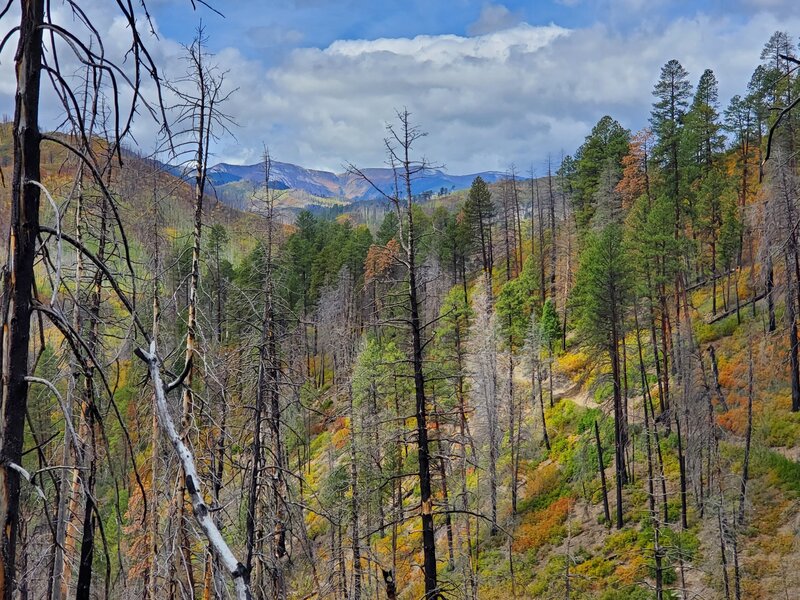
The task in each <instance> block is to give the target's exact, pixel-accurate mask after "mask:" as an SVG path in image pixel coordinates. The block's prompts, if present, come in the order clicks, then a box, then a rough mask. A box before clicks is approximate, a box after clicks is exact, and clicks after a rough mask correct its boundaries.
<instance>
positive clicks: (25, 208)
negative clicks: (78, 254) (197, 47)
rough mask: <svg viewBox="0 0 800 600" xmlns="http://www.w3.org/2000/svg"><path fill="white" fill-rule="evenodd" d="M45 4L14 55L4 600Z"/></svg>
mask: <svg viewBox="0 0 800 600" xmlns="http://www.w3.org/2000/svg"><path fill="white" fill-rule="evenodd" d="M43 18H44V0H29V1H26V2H22V3H21V9H20V25H19V33H18V35H19V43H18V46H17V53H16V57H15V70H16V80H17V87H16V94H15V98H14V129H13V134H12V135H13V139H14V142H13V143H14V170H13V174H12V179H11V230H10V234H9V249H8V261H9V262H8V267H7V270H6V272H5V273H4V289H3V307H2V308H3V335H2V367H1V368H2V386H3V389H2V404H0V411H2V412H1V414H2V438H0V523H1V524H2V529H0V598H2V600H12V596H13V593H14V587H15V569H14V566H15V563H14V558H15V554H16V545H17V527H18V524H19V491H20V474H19V473H18V472H17V471H16V470H15V469H13V468H11V467H10V466H9V465H10V464H14V465H18V464H19V463H20V462H21V460H22V445H23V441H24V430H25V413H26V408H27V402H28V382H27V381H26V379H25V378H26V376H27V375H28V342H29V339H30V320H31V302H32V288H33V280H34V272H33V263H34V257H35V255H36V236H37V235H38V233H39V197H40V190H39V187H38V186H36V185H31V184H30V183H28V182H30V181H35V182H38V181H39V180H40V178H41V175H40V167H39V159H40V147H39V144H40V140H41V137H40V133H39V126H38V123H39V89H40V81H41V71H42V32H43V27H42V23H43Z"/></svg>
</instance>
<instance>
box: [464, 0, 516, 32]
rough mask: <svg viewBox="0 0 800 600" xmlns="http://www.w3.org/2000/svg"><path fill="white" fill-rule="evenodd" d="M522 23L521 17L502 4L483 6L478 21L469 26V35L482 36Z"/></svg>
mask: <svg viewBox="0 0 800 600" xmlns="http://www.w3.org/2000/svg"><path fill="white" fill-rule="evenodd" d="M521 21H522V17H520V16H519V15H518V14H516V13H513V12H511V11H510V10H508V8H506V7H505V6H503V5H502V4H484V5H483V8H482V9H481V14H480V15H479V16H478V20H477V21H475V22H474V23H473V24H472V25H470V26H469V33H470V35H483V34H485V33H492V32H494V31H500V30H502V29H508V28H510V27H513V26H514V25H517V24H518V23H519V22H521Z"/></svg>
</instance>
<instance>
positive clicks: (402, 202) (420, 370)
mask: <svg viewBox="0 0 800 600" xmlns="http://www.w3.org/2000/svg"><path fill="white" fill-rule="evenodd" d="M397 119H398V123H399V124H398V126H394V125H387V127H386V128H387V131H388V136H387V137H386V139H385V140H384V145H385V147H386V150H387V154H388V160H389V164H390V166H391V168H392V170H393V171H394V180H395V186H394V191H393V192H390V193H387V192H386V191H384V190H383V189H381V188H380V187H379V186H377V185H376V184H375V183H374V182H373V181H372V180H371V179H370V177H369V176H368V175H367V174H366V173H365V172H364V171H362V170H360V169H358V168H356V167H354V166H352V165H351V166H350V171H351V172H352V173H354V174H355V175H357V176H359V177H360V178H361V179H363V180H364V181H366V182H367V183H368V184H370V185H371V186H372V187H373V188H374V189H375V190H376V191H378V192H379V193H380V194H381V195H382V196H383V197H384V198H385V199H387V200H388V201H389V202H391V204H392V205H393V206H394V209H395V210H396V211H397V214H398V220H399V222H400V235H399V238H400V239H399V241H400V246H401V248H402V250H403V254H404V256H403V258H402V262H403V264H404V266H405V269H406V273H407V277H408V279H407V285H408V289H407V295H408V297H407V307H406V308H407V313H408V319H407V320H406V321H405V322H406V324H407V326H408V328H409V330H410V337H411V340H410V341H411V352H410V354H411V356H410V359H411V364H412V366H413V370H414V399H415V405H416V406H415V419H416V434H417V457H418V461H419V473H418V477H419V486H420V519H421V521H422V552H423V574H424V579H425V599H426V600H435V599H436V598H439V597H441V592H440V590H439V587H438V583H437V574H436V539H435V531H434V523H433V495H432V486H431V466H430V461H431V459H430V446H429V443H428V407H427V398H426V392H425V365H424V347H425V344H426V340H425V334H424V330H425V323H423V322H422V320H421V318H420V297H419V296H420V277H419V272H418V270H419V264H418V257H417V244H418V242H419V239H418V236H419V233H418V231H417V229H416V226H415V222H414V210H413V206H414V196H413V193H412V185H413V183H414V180H415V179H416V178H418V177H420V176H422V175H423V174H424V173H425V172H426V171H427V170H429V169H430V168H431V165H430V163H428V162H427V161H426V160H424V159H422V160H415V159H414V158H413V157H412V152H413V149H414V145H415V143H416V142H417V141H418V140H419V139H421V138H422V137H424V136H425V135H426V134H425V133H424V132H422V131H421V130H420V129H419V128H418V127H416V126H415V125H414V124H413V123H412V122H411V115H410V114H409V112H408V111H407V110H405V109H404V110H402V111H398V112H397Z"/></svg>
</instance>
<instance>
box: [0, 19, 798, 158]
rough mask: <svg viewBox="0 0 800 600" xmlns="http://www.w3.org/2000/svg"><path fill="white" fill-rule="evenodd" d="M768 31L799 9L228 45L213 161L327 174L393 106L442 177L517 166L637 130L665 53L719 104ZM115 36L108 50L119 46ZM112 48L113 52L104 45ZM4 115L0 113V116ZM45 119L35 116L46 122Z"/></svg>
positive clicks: (168, 50) (146, 139)
mask: <svg viewBox="0 0 800 600" xmlns="http://www.w3.org/2000/svg"><path fill="white" fill-rule="evenodd" d="M101 24H102V25H103V29H102V31H107V32H112V31H113V32H114V34H115V35H112V36H111V37H110V38H109V40H110V41H109V44H112V42H111V40H114V39H115V37H117V38H119V39H120V40H123V41H124V39H125V38H126V33H125V31H124V23H122V22H118V21H115V20H114V19H113V18H110V17H102V18H101ZM776 29H785V30H788V31H798V30H800V15H798V16H792V17H785V18H782V19H779V18H777V17H776V16H774V15H772V14H769V13H759V14H756V15H753V16H751V17H749V18H748V19H744V20H742V19H738V18H731V19H726V18H719V17H714V18H712V17H707V16H703V15H698V16H696V17H693V18H684V19H677V20H674V21H673V22H672V23H671V24H669V25H668V26H665V27H659V28H647V27H646V26H642V27H641V28H639V29H635V30H633V31H629V32H626V33H624V34H623V33H620V32H619V31H616V30H614V29H611V28H606V27H603V26H601V25H596V26H593V27H589V28H584V29H566V28H563V27H559V26H557V25H553V24H551V25H545V26H532V25H529V24H526V23H518V24H516V25H514V26H513V27H510V28H505V29H501V30H499V31H492V32H489V33H484V34H482V35H474V36H470V37H467V36H459V35H423V36H417V37H413V38H382V39H375V40H339V41H336V42H334V43H332V44H330V45H329V46H328V47H326V48H321V49H320V48H298V49H295V50H293V51H291V52H290V53H289V54H288V55H287V56H286V57H285V58H284V59H283V60H282V61H281V62H280V63H279V64H278V65H277V66H273V67H270V68H267V67H265V66H264V64H263V63H262V62H260V61H258V60H254V59H248V58H246V57H245V56H243V54H242V53H241V52H240V51H239V50H237V49H235V48H228V49H225V50H223V51H221V52H219V53H218V54H217V56H216V61H217V62H218V63H219V64H220V67H221V68H222V69H223V70H226V71H228V73H227V81H228V83H229V85H230V87H231V89H233V88H238V91H237V92H236V93H235V94H234V95H233V96H232V98H231V100H230V102H229V104H228V105H227V107H226V111H227V112H228V113H229V114H231V115H233V117H234V118H235V119H236V121H237V122H238V124H239V127H238V128H236V129H235V130H234V131H235V134H236V140H235V141H234V140H230V139H226V140H222V141H221V142H220V143H219V144H217V146H216V147H215V148H214V150H215V153H216V158H217V159H218V160H225V161H230V162H245V163H247V162H256V161H258V160H259V158H260V153H261V147H262V142H263V143H266V144H267V145H268V146H269V147H270V151H271V153H272V155H273V156H274V157H275V158H276V159H277V160H282V161H286V162H294V163H298V164H301V165H304V166H307V167H313V168H324V169H331V170H339V169H341V167H342V165H343V164H344V163H346V162H353V163H355V164H358V165H363V166H376V165H378V164H380V162H381V161H382V160H383V155H382V143H381V140H382V138H383V137H384V135H385V128H384V127H385V123H386V121H389V120H391V119H392V118H393V116H394V110H395V109H396V108H402V107H407V108H408V110H409V111H411V112H412V114H413V119H414V120H415V122H416V123H418V124H419V125H420V127H422V128H423V129H424V130H426V131H428V132H429V134H430V135H429V136H428V137H426V138H424V139H423V140H421V141H420V148H419V150H420V152H422V153H424V155H425V156H427V157H428V158H429V159H431V160H433V161H434V162H437V163H444V164H445V165H446V166H447V167H448V169H449V170H450V171H452V172H456V173H458V172H460V173H467V172H473V171H478V170H483V169H505V168H507V167H508V166H509V165H510V164H511V163H515V164H516V165H517V167H518V168H519V169H523V170H526V169H527V168H528V165H530V164H531V163H533V164H534V165H539V168H540V169H541V165H542V162H543V161H544V160H546V158H547V156H548V154H552V155H553V156H554V157H555V159H556V160H558V157H559V156H560V154H561V152H562V151H564V152H566V153H571V152H573V151H574V150H575V148H576V147H577V146H578V145H579V144H580V143H581V142H582V141H583V138H584V136H585V135H586V134H587V133H588V132H589V130H590V129H591V127H592V125H593V124H594V123H595V122H596V121H597V120H598V119H599V118H601V117H602V116H603V115H605V114H610V115H612V116H614V117H615V118H617V119H619V120H620V121H621V122H622V123H623V124H624V125H625V126H626V127H629V128H632V129H635V128H639V127H642V126H644V125H645V124H646V123H647V116H648V113H649V110H650V104H651V102H652V95H651V91H652V88H653V85H654V83H655V81H656V79H657V77H658V74H659V70H660V67H661V66H662V65H663V64H664V63H665V62H666V61H667V60H669V59H672V58H677V59H678V60H680V61H681V62H682V63H683V65H684V66H685V67H686V68H687V69H688V70H689V72H690V73H691V77H692V79H693V80H695V81H696V79H697V78H698V77H699V76H700V74H701V73H702V71H703V70H704V69H705V68H712V69H714V71H715V72H716V74H717V77H718V79H719V80H720V86H721V90H720V96H721V99H722V100H723V103H724V102H726V101H727V99H728V98H729V97H730V96H731V95H733V94H735V93H741V92H742V91H743V89H744V87H745V85H746V83H747V81H748V79H749V77H750V74H751V72H752V70H753V68H754V67H755V66H756V64H757V63H758V56H759V53H760V50H761V47H762V46H763V44H764V42H765V41H766V40H767V39H768V38H769V36H770V35H771V33H772V32H773V31H775V30H776ZM123 41H120V42H118V46H119V47H118V48H115V49H114V52H117V53H119V52H122V50H123V49H124V47H125V44H124V42H123ZM112 45H113V44H112ZM151 49H152V51H153V53H154V57H155V59H156V61H157V62H159V64H161V65H164V68H165V70H166V71H167V72H168V73H172V74H173V75H174V74H177V73H178V72H180V70H181V69H182V68H183V67H182V64H181V61H180V60H179V56H180V53H181V50H180V46H179V45H178V44H177V43H175V42H174V41H170V40H168V39H163V36H162V39H161V41H159V42H156V41H154V40H151ZM2 58H3V64H2V66H0V107H2V110H0V112H3V111H8V112H10V110H11V108H12V107H13V69H12V68H10V63H9V61H8V59H10V58H11V53H10V52H9V49H8V48H7V49H6V51H4V53H3V57H2ZM6 107H8V108H6ZM57 116H58V115H57V111H51V112H50V113H48V115H47V116H46V117H43V118H46V119H49V122H56V121H57ZM156 132H157V126H156V125H155V124H153V122H152V121H150V120H148V119H147V118H144V117H143V116H141V117H140V118H139V119H138V120H137V122H136V129H135V134H136V137H137V141H138V142H139V143H140V145H141V146H142V147H143V148H144V149H148V148H151V147H152V144H153V140H154V139H155V136H156Z"/></svg>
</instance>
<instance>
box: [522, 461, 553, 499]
mask: <svg viewBox="0 0 800 600" xmlns="http://www.w3.org/2000/svg"><path fill="white" fill-rule="evenodd" d="M527 477H528V483H527V486H526V490H527V495H526V499H527V500H531V499H533V498H536V497H537V496H539V495H541V494H543V493H546V492H548V491H550V490H551V489H553V488H554V487H557V485H558V479H559V472H558V465H557V464H556V463H547V464H545V465H542V466H540V467H539V468H538V469H535V470H534V471H532V472H530V473H528V475H527Z"/></svg>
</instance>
